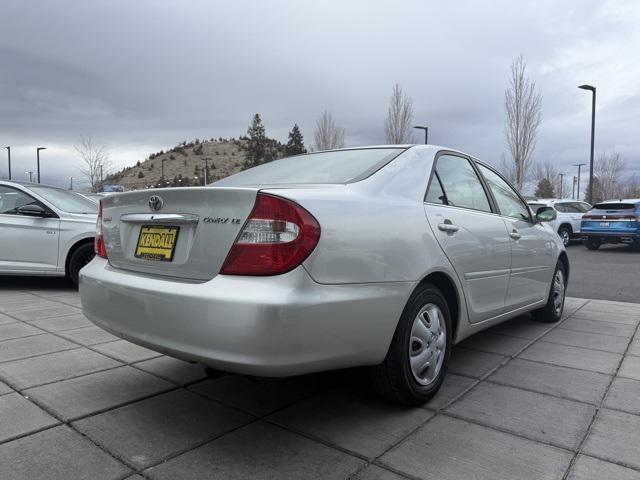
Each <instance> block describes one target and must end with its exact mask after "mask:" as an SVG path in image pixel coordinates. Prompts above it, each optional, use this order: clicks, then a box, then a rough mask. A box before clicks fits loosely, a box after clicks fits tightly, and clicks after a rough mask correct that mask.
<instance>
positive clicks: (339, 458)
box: [144, 422, 365, 480]
mask: <svg viewBox="0 0 640 480" xmlns="http://www.w3.org/2000/svg"><path fill="white" fill-rule="evenodd" d="M364 465H365V462H364V461H363V460H361V459H358V458H355V457H352V456H350V455H347V454H346V453H343V452H340V451H339V450H335V449H333V448H330V447H328V446H326V445H323V444H321V443H318V442H315V441H313V440H310V439H308V438H305V437H303V436H300V435H297V434H295V433H292V432H289V431H287V430H285V429H282V428H280V427H277V426H275V425H270V424H265V423H262V422H258V423H253V424H251V425H249V426H247V427H245V428H242V429H240V430H236V431H235V432H232V433H230V434H228V435H225V436H224V437H222V438H219V439H217V440H214V441H212V442H209V443H207V444H205V445H203V446H202V447H199V448H196V449H195V450H191V451H190V452H187V453H185V454H183V455H180V456H178V457H176V458H174V459H172V460H169V461H167V462H165V463H163V464H161V465H159V466H157V467H153V468H151V469H149V470H145V472H144V473H145V475H147V476H149V477H150V478H152V479H158V480H160V479H162V480H182V479H185V480H187V479H189V480H190V479H205V478H237V479H240V478H247V479H248V478H251V479H252V480H262V479H264V480H267V479H268V480H271V479H274V478H277V479H278V480H316V479H317V480H320V479H327V478H348V477H349V476H350V475H351V474H353V473H355V472H356V471H357V470H359V469H360V468H361V467H362V466H364Z"/></svg>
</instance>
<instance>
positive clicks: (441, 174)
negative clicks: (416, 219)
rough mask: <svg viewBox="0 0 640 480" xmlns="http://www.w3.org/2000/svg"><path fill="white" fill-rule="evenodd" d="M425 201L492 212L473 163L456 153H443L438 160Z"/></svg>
mask: <svg viewBox="0 0 640 480" xmlns="http://www.w3.org/2000/svg"><path fill="white" fill-rule="evenodd" d="M425 201H427V202H431V203H441V204H444V205H451V206H453V207H462V208H470V209H472V210H480V211H483V212H491V206H490V204H489V199H488V198H487V194H486V193H485V191H484V188H483V187H482V183H480V179H479V178H478V175H477V174H476V172H475V170H474V169H473V167H472V166H471V163H469V160H467V159H466V158H462V157H457V156H455V155H441V156H439V157H438V159H437V160H436V169H435V173H434V175H433V176H432V178H431V184H430V185H429V189H428V190H427V195H426V197H425Z"/></svg>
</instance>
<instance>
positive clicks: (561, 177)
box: [559, 173, 566, 198]
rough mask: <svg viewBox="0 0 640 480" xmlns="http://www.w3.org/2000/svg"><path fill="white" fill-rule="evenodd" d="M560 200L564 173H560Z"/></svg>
mask: <svg viewBox="0 0 640 480" xmlns="http://www.w3.org/2000/svg"><path fill="white" fill-rule="evenodd" d="M559 175H560V198H562V190H563V188H564V176H565V175H566V173H560V174H559Z"/></svg>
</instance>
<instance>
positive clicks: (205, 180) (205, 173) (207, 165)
mask: <svg viewBox="0 0 640 480" xmlns="http://www.w3.org/2000/svg"><path fill="white" fill-rule="evenodd" d="M207 170H209V159H208V158H205V159H204V184H205V185H206V184H207Z"/></svg>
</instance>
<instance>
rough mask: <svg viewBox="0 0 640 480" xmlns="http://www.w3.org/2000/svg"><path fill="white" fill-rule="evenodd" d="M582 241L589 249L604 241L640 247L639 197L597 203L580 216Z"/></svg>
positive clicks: (597, 246)
mask: <svg viewBox="0 0 640 480" xmlns="http://www.w3.org/2000/svg"><path fill="white" fill-rule="evenodd" d="M581 230H582V241H583V243H584V245H585V247H587V248H588V249H589V250H597V249H598V248H600V245H602V244H605V243H626V244H628V245H635V246H636V247H639V248H640V199H637V198H635V199H628V200H607V201H606V202H601V203H597V204H595V205H594V206H593V208H592V209H591V210H589V212H587V213H586V214H585V215H584V216H583V217H582V227H581Z"/></svg>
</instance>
